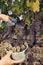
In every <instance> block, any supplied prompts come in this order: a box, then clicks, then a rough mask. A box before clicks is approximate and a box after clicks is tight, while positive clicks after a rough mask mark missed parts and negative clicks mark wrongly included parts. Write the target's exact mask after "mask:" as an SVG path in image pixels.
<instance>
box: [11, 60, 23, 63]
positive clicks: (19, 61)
mask: <svg viewBox="0 0 43 65" xmlns="http://www.w3.org/2000/svg"><path fill="white" fill-rule="evenodd" d="M11 62H12V64H18V63H21V62H22V60H17V61H16V60H11Z"/></svg>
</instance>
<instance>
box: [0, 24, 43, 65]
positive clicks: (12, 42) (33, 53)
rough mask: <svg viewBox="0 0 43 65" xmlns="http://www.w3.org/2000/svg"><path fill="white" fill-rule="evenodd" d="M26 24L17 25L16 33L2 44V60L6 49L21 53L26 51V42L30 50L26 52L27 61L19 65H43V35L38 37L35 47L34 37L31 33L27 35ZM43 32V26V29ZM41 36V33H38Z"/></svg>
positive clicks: (0, 48)
mask: <svg viewBox="0 0 43 65" xmlns="http://www.w3.org/2000/svg"><path fill="white" fill-rule="evenodd" d="M24 26H25V25H24V23H22V24H17V25H16V27H15V28H14V33H13V34H11V36H8V38H7V39H4V40H3V41H2V42H0V59H1V58H2V57H3V56H5V54H6V49H7V50H12V51H13V52H15V51H17V52H20V51H21V50H23V49H25V46H24V42H25V41H26V42H27V43H28V50H27V51H26V59H25V61H24V62H23V63H20V64H17V65H43V35H41V34H40V35H39V36H37V35H36V43H35V44H34V45H33V41H34V36H33V32H32V30H30V31H31V33H29V34H28V35H25V34H24V32H25V30H24ZM41 31H43V26H42V28H41ZM38 34H39V33H38Z"/></svg>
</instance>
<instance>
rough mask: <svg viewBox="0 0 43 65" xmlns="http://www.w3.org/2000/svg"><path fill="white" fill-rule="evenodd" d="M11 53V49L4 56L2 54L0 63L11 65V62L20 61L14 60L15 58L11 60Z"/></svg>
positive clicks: (1, 64) (0, 64)
mask: <svg viewBox="0 0 43 65" xmlns="http://www.w3.org/2000/svg"><path fill="white" fill-rule="evenodd" d="M11 54H12V51H9V52H8V53H7V54H6V56H4V57H3V58H2V60H0V65H13V64H17V63H20V60H18V61H15V60H12V59H11V58H10V55H11Z"/></svg>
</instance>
